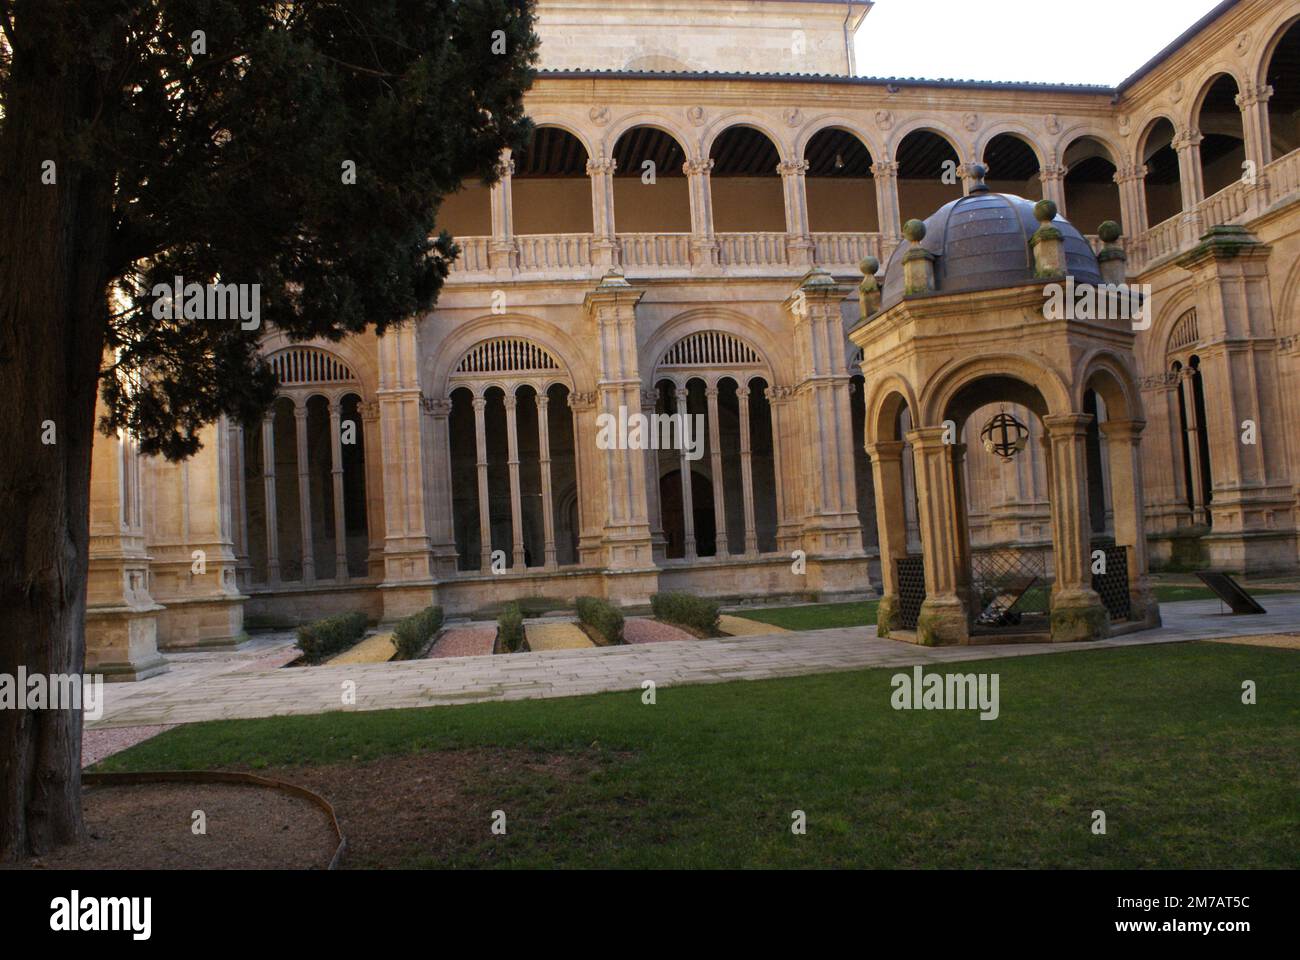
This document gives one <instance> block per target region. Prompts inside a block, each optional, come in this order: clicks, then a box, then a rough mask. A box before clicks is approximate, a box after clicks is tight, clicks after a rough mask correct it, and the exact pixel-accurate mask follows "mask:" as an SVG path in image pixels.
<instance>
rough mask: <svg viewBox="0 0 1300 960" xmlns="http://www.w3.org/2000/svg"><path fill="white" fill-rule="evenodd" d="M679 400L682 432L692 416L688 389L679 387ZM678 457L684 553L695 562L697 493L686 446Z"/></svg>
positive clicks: (676, 396) (680, 449)
mask: <svg viewBox="0 0 1300 960" xmlns="http://www.w3.org/2000/svg"><path fill="white" fill-rule="evenodd" d="M674 396H675V398H676V400H677V413H679V414H680V415H681V423H682V430H683V431H684V430H685V429H686V419H687V417H689V416H690V413H689V409H690V408H689V405H688V404H687V398H688V397H689V396H690V394H689V391H688V390H687V389H686V387H678V388H677V392H676V394H675V395H674ZM677 447H678V449H677V456H678V458H679V460H680V466H679V470H680V471H681V478H680V479H681V483H682V542H683V547H682V553H683V556H684V557H685V558H686V559H687V560H694V559H695V557H696V553H695V493H694V491H693V490H692V484H691V461H689V460H688V459H686V444H685V443H681V442H679V443H678V445H677Z"/></svg>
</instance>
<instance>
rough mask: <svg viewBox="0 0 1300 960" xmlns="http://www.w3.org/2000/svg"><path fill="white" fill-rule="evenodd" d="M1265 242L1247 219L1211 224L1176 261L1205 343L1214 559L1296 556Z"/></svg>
mask: <svg viewBox="0 0 1300 960" xmlns="http://www.w3.org/2000/svg"><path fill="white" fill-rule="evenodd" d="M1270 253H1271V249H1270V247H1268V246H1267V245H1265V244H1262V243H1260V242H1259V241H1258V240H1257V239H1256V238H1255V237H1254V236H1253V235H1252V234H1251V233H1249V232H1248V231H1247V230H1246V229H1245V228H1244V227H1239V226H1230V225H1225V226H1220V227H1214V228H1212V229H1211V230H1210V231H1209V232H1208V233H1207V234H1205V236H1204V237H1202V238H1201V242H1200V244H1198V245H1197V246H1196V247H1195V248H1193V249H1192V250H1191V251H1189V252H1188V253H1186V254H1185V255H1183V256H1182V257H1180V258H1179V259H1178V261H1177V263H1178V265H1179V266H1180V267H1182V268H1183V269H1185V270H1187V271H1189V272H1190V273H1191V274H1192V284H1193V287H1194V289H1195V290H1196V317H1197V323H1198V326H1199V329H1200V333H1201V339H1202V341H1203V345H1202V347H1201V348H1199V349H1198V350H1197V353H1198V355H1199V356H1200V373H1201V377H1202V378H1203V388H1204V392H1205V397H1206V404H1205V413H1206V418H1207V422H1206V424H1205V429H1206V430H1207V431H1208V433H1209V445H1210V451H1211V452H1210V472H1211V476H1212V480H1213V491H1212V492H1211V496H1210V498H1209V499H1210V511H1211V514H1212V527H1213V529H1212V530H1211V531H1210V533H1208V534H1206V536H1205V538H1204V541H1205V543H1206V544H1207V546H1208V548H1209V555H1210V562H1211V563H1212V564H1213V565H1214V566H1215V567H1217V568H1220V569H1227V570H1237V571H1244V572H1246V573H1257V572H1266V571H1270V570H1278V569H1284V568H1286V567H1288V566H1294V564H1295V557H1296V541H1295V521H1296V517H1295V499H1294V492H1293V487H1292V481H1291V477H1290V471H1289V469H1288V465H1287V461H1286V457H1285V455H1284V453H1283V450H1284V449H1285V445H1286V440H1285V438H1286V435H1287V431H1288V430H1290V429H1293V425H1289V424H1288V423H1287V420H1286V407H1285V404H1284V402H1283V398H1282V395H1281V378H1280V372H1279V370H1278V363H1277V340H1276V336H1275V330H1276V327H1275V324H1274V318H1273V307H1272V298H1271V296H1270V292H1269V280H1268V273H1269V271H1268V261H1269V257H1270Z"/></svg>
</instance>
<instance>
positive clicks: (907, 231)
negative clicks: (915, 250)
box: [903, 220, 925, 243]
mask: <svg viewBox="0 0 1300 960" xmlns="http://www.w3.org/2000/svg"><path fill="white" fill-rule="evenodd" d="M903 236H905V237H907V239H908V240H911V241H912V242H913V243H920V242H921V241H922V240H924V239H925V222H924V221H922V220H909V221H907V223H905V224H903Z"/></svg>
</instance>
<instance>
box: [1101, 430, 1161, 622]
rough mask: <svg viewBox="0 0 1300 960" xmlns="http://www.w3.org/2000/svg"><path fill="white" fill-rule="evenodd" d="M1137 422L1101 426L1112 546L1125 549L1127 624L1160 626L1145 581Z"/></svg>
mask: <svg viewBox="0 0 1300 960" xmlns="http://www.w3.org/2000/svg"><path fill="white" fill-rule="evenodd" d="M1145 426H1146V424H1145V423H1144V422H1143V421H1141V420H1107V421H1106V422H1105V423H1103V424H1101V430H1102V433H1103V434H1104V435H1105V437H1106V452H1107V454H1108V456H1109V459H1110V489H1111V492H1112V494H1113V509H1114V512H1115V542H1116V544H1118V545H1119V546H1121V547H1126V548H1127V549H1128V590H1129V606H1130V609H1131V611H1132V614H1131V620H1133V621H1136V622H1145V623H1146V624H1147V626H1151V627H1155V626H1159V625H1160V604H1158V603H1157V602H1156V600H1155V596H1154V594H1152V592H1151V587H1150V584H1149V583H1148V580H1147V568H1148V560H1147V537H1146V525H1145V523H1144V512H1145V509H1146V500H1145V497H1144V496H1143V493H1142V490H1143V485H1142V454H1141V441H1142V430H1143V428H1144V427H1145Z"/></svg>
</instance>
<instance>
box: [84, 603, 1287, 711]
mask: <svg viewBox="0 0 1300 960" xmlns="http://www.w3.org/2000/svg"><path fill="white" fill-rule="evenodd" d="M1264 604H1265V606H1266V607H1267V608H1268V611H1269V612H1268V613H1267V614H1265V615H1263V616H1248V617H1233V616H1227V615H1223V614H1220V612H1219V603H1218V601H1217V600H1195V601H1189V602H1185V603H1173V604H1165V605H1164V606H1163V608H1162V613H1163V614H1164V620H1165V626H1164V627H1162V628H1160V629H1159V630H1148V631H1144V632H1142V633H1135V634H1130V635H1128V636H1123V637H1112V638H1110V639H1108V640H1100V641H1097V642H1096V643H1090V644H1006V645H997V646H981V647H918V646H914V645H912V644H908V643H900V642H898V641H894V640H881V639H878V638H877V637H876V636H875V635H874V634H875V628H874V627H844V628H837V629H832V630H811V631H804V632H790V633H781V634H773V635H768V636H763V637H744V638H735V639H730V638H728V639H724V640H721V641H707V640H705V641H701V640H690V641H681V642H667V643H650V644H637V645H629V646H619V647H593V648H590V649H586V650H554V651H549V652H545V653H517V654H509V655H502V656H490V657H450V658H447V659H435V660H408V661H401V662H395V663H382V664H357V665H351V666H331V665H328V664H327V665H325V666H321V667H295V668H290V669H283V670H277V669H272V668H270V667H268V664H273V663H275V662H276V660H277V659H278V658H282V657H284V656H285V655H286V653H285V648H287V647H289V646H290V645H291V644H292V642H293V638H292V635H291V634H278V635H265V636H262V637H259V638H257V639H255V640H253V641H252V642H251V643H249V644H247V645H245V646H244V647H243V648H242V649H241V650H239V651H234V652H228V653H222V654H214V653H188V654H170V655H169V656H168V661H169V662H170V664H171V671H170V672H169V673H165V674H162V675H161V676H157V677H152V678H150V679H148V680H143V681H139V682H136V683H112V684H106V685H105V688H104V693H105V700H106V704H105V710H104V715H103V716H102V717H101V718H100V719H99V720H98V721H95V722H93V723H89V724H88V725H87V727H88V729H92V730H93V729H103V728H113V727H126V726H136V725H142V724H169V723H190V722H194V721H198V720H220V719H230V718H237V717H238V718H242V717H264V716H274V715H282V714H312V713H324V712H326V711H330V710H341V709H345V708H344V706H343V702H342V691H343V689H344V684H345V683H346V682H348V681H351V682H352V683H354V684H355V693H356V704H355V706H348V707H347V708H346V709H355V710H383V709H389V708H400V707H427V706H436V705H443V704H455V703H474V702H477V701H484V700H522V699H534V698H539V697H566V696H573V695H576V694H586V693H598V692H602V691H608V690H635V689H639V688H640V686H641V682H642V681H644V680H653V681H655V683H656V684H658V685H660V686H673V685H678V684H689V683H721V682H724V681H728V680H758V679H763V678H768V677H792V676H799V675H801V674H809V673H826V672H831V671H838V670H860V669H864V668H867V667H905V666H911V665H912V664H916V663H920V664H942V663H954V662H961V661H966V660H988V659H994V658H998V657H1023V656H1038V655H1044V654H1053V653H1066V652H1072V651H1079V650H1096V649H1100V648H1108V647H1128V646H1137V645H1142V644H1151V643H1177V642H1179V641H1183V640H1204V639H1212V638H1217V637H1229V636H1241V635H1260V634H1279V633H1282V634H1285V633H1295V632H1300V597H1296V596H1286V597H1283V596H1270V597H1265V598H1264Z"/></svg>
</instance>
